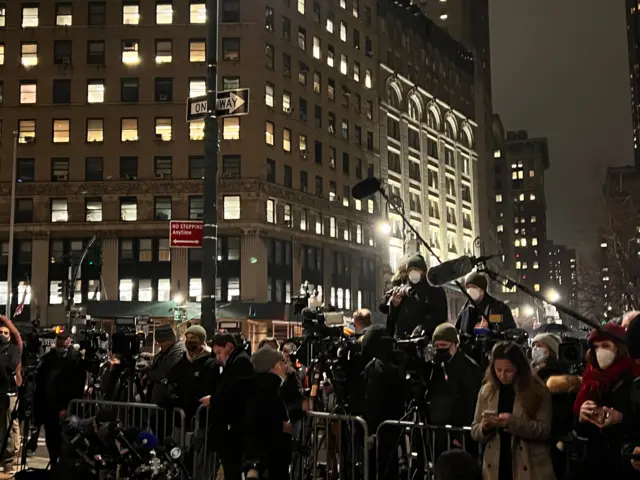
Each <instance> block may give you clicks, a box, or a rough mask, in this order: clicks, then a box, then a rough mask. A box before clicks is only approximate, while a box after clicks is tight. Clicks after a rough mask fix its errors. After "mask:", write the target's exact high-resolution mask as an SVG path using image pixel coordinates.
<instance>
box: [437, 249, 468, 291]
mask: <svg viewBox="0 0 640 480" xmlns="http://www.w3.org/2000/svg"><path fill="white" fill-rule="evenodd" d="M472 270H473V262H472V261H471V258H470V257H468V256H466V255H465V256H462V257H459V258H456V259H455V260H448V261H446V262H442V263H441V264H440V265H435V266H433V267H431V268H430V269H429V271H428V272H427V281H428V282H429V284H430V285H432V286H434V287H441V286H442V285H446V284H447V283H450V282H453V281H455V280H457V279H459V278H460V277H464V276H465V275H466V274H467V273H469V272H471V271H472Z"/></svg>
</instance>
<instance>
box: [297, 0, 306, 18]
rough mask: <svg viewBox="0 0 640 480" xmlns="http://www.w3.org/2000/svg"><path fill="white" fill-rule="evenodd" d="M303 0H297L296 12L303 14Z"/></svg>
mask: <svg viewBox="0 0 640 480" xmlns="http://www.w3.org/2000/svg"><path fill="white" fill-rule="evenodd" d="M304 4H305V0H298V12H300V13H301V14H302V15H304V6H305V5H304Z"/></svg>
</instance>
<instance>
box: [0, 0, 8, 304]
mask: <svg viewBox="0 0 640 480" xmlns="http://www.w3.org/2000/svg"><path fill="white" fill-rule="evenodd" d="M6 24H7V7H6V6H5V5H0V27H4V26H6ZM5 285H6V282H5ZM5 288H6V287H5ZM5 303H6V301H5Z"/></svg>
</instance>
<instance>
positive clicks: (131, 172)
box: [120, 157, 138, 180]
mask: <svg viewBox="0 0 640 480" xmlns="http://www.w3.org/2000/svg"><path fill="white" fill-rule="evenodd" d="M120 179H121V180H137V179H138V157H120Z"/></svg>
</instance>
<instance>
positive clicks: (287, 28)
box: [282, 17, 291, 42]
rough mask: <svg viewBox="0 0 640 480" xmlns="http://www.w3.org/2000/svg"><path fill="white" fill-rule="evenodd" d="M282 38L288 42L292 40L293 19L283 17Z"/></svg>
mask: <svg viewBox="0 0 640 480" xmlns="http://www.w3.org/2000/svg"><path fill="white" fill-rule="evenodd" d="M282 38H283V39H284V40H286V41H287V42H290V41H291V20H289V19H288V18H287V17H282Z"/></svg>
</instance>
